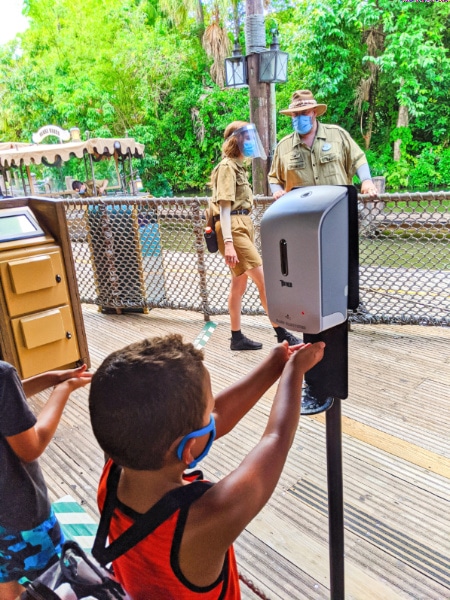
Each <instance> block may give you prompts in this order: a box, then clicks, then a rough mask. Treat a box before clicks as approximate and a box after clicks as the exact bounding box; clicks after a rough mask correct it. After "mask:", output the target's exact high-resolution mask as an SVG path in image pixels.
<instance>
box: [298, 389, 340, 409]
mask: <svg viewBox="0 0 450 600" xmlns="http://www.w3.org/2000/svg"><path fill="white" fill-rule="evenodd" d="M333 402H334V398H332V397H331V396H328V397H325V398H317V397H316V396H315V394H314V389H313V388H312V386H310V385H309V384H307V383H306V382H305V383H304V384H303V388H302V404H301V409H300V414H301V415H316V414H318V413H321V412H324V411H326V410H328V409H329V408H331V407H332V406H333Z"/></svg>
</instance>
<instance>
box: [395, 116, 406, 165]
mask: <svg viewBox="0 0 450 600" xmlns="http://www.w3.org/2000/svg"><path fill="white" fill-rule="evenodd" d="M408 125H409V113H408V107H407V106H403V105H402V104H400V106H399V109H398V118H397V127H408ZM401 143H402V140H395V142H394V161H395V162H398V161H399V160H400V157H401V155H402V153H401V150H400V145H401Z"/></svg>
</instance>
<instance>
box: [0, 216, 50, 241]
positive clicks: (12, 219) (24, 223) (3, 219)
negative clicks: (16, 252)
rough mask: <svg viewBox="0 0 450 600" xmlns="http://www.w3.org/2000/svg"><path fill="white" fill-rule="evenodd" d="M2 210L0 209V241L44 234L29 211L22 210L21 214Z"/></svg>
mask: <svg viewBox="0 0 450 600" xmlns="http://www.w3.org/2000/svg"><path fill="white" fill-rule="evenodd" d="M2 212H3V211H0V242H7V241H11V240H22V239H25V238H29V237H36V236H38V235H45V234H44V231H43V230H42V229H41V227H40V226H39V224H38V222H37V221H36V220H35V219H34V217H33V216H32V215H31V214H30V213H28V212H25V211H23V212H22V213H21V214H17V213H16V214H8V212H7V211H4V212H3V214H2ZM5 213H6V214H5Z"/></svg>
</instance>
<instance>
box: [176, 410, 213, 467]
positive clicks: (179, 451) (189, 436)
mask: <svg viewBox="0 0 450 600" xmlns="http://www.w3.org/2000/svg"><path fill="white" fill-rule="evenodd" d="M207 433H209V439H208V442H207V444H206V446H205V448H204V450H203V452H202V453H201V454H200V455H199V456H197V458H195V459H194V460H193V461H192V462H190V463H189V464H188V469H193V468H194V467H195V466H196V465H197V463H199V462H200V461H201V460H203V459H204V458H205V456H206V455H207V454H208V452H209V449H210V448H211V446H212V443H213V441H214V438H215V437H216V423H215V421H214V417H213V416H212V415H211V418H210V420H209V423H208V425H206V427H202V428H201V429H197V430H196V431H193V432H192V433H188V434H187V435H185V436H184V438H183V439H182V440H181V442H180V443H179V444H178V448H177V456H178V458H179V460H182V458H183V450H184V447H185V446H186V442H187V441H188V440H190V439H192V438H197V437H202V435H206V434H207Z"/></svg>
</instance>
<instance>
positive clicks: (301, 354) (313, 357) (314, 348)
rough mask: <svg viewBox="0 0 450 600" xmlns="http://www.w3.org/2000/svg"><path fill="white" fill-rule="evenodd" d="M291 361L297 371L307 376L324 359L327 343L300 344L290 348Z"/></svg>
mask: <svg viewBox="0 0 450 600" xmlns="http://www.w3.org/2000/svg"><path fill="white" fill-rule="evenodd" d="M289 350H290V351H291V352H290V360H291V361H292V362H293V363H294V364H295V367H296V369H300V371H301V372H302V373H303V374H305V373H306V372H307V371H309V370H310V369H312V368H313V367H314V366H315V365H316V364H317V363H318V362H320V361H321V360H322V358H323V353H324V351H325V342H316V343H315V344H298V345H297V346H290V347H289Z"/></svg>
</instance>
